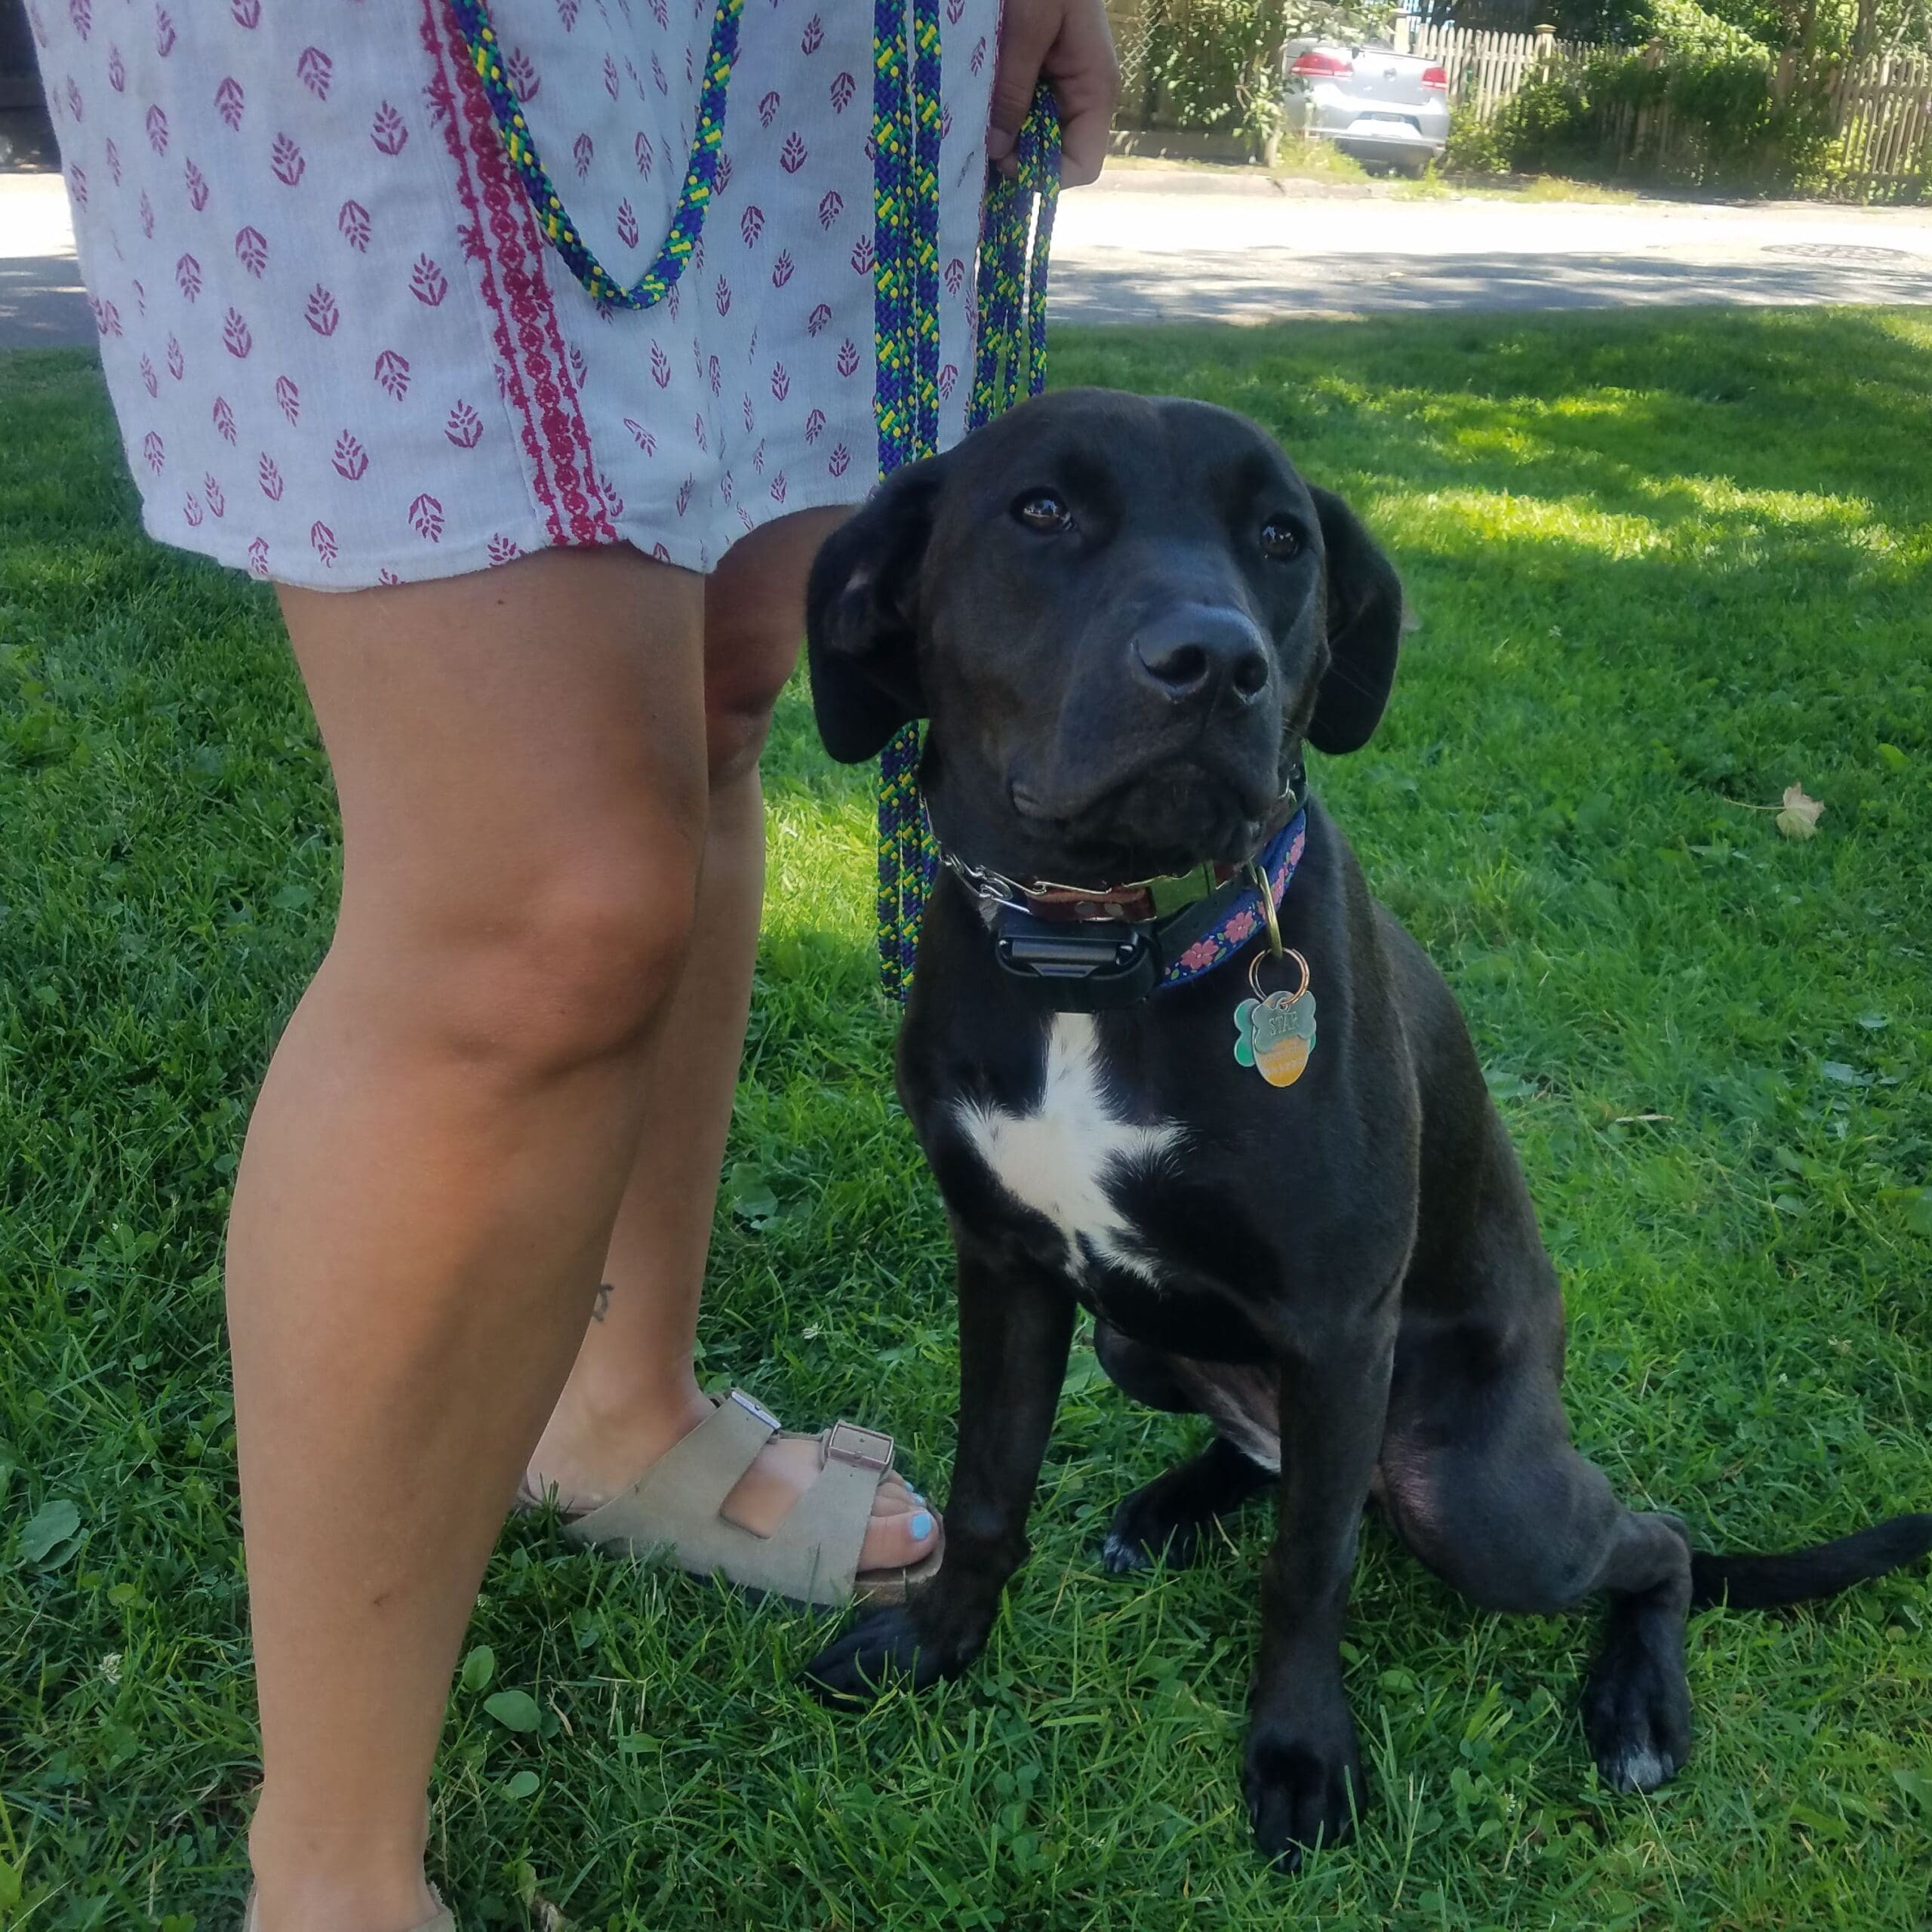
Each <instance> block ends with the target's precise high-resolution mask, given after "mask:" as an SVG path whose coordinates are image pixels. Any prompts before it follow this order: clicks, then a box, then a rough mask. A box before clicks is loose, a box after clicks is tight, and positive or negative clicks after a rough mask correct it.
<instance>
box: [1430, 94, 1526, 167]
mask: <svg viewBox="0 0 1932 1932" xmlns="http://www.w3.org/2000/svg"><path fill="white" fill-rule="evenodd" d="M1442 165H1443V168H1444V170H1445V171H1447V172H1448V173H1449V174H1508V173H1509V168H1510V160H1509V143H1508V142H1507V141H1506V140H1504V138H1503V131H1502V129H1501V128H1500V127H1498V125H1497V123H1496V122H1494V120H1488V121H1485V120H1484V118H1482V116H1481V115H1479V114H1478V113H1477V112H1476V111H1475V109H1474V108H1472V107H1464V106H1460V105H1459V106H1454V107H1452V108H1451V109H1450V110H1449V144H1448V146H1447V147H1446V148H1445V149H1444V150H1443V155H1442Z"/></svg>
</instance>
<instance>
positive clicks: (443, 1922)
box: [242, 1885, 456, 1932]
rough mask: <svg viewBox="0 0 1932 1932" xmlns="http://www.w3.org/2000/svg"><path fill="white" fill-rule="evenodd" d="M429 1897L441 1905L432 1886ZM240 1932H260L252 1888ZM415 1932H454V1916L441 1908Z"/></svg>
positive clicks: (445, 1908)
mask: <svg viewBox="0 0 1932 1932" xmlns="http://www.w3.org/2000/svg"><path fill="white" fill-rule="evenodd" d="M429 1896H430V1897H432V1899H434V1900H435V1901H436V1903H438V1905H439V1906H442V1905H443V1900H442V1894H441V1893H440V1892H438V1890H436V1888H435V1886H434V1885H432V1886H431V1887H429ZM242 1932H260V1921H259V1920H258V1919H257V1918H256V1916H255V1894H254V1888H253V1887H251V1888H250V1890H249V1893H248V1903H247V1904H246V1905H245V1906H243V1907H242ZM415 1932H456V1917H455V1915H454V1913H453V1912H451V1910H450V1909H449V1907H448V1906H443V1909H442V1910H441V1911H440V1912H438V1913H437V1915H435V1918H426V1919H425V1920H424V1921H423V1923H422V1924H420V1925H419V1926H417V1927H416V1928H415Z"/></svg>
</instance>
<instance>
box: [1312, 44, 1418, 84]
mask: <svg viewBox="0 0 1932 1932" xmlns="http://www.w3.org/2000/svg"><path fill="white" fill-rule="evenodd" d="M1288 72H1290V73H1291V74H1299V75H1301V77H1302V78H1303V79H1304V80H1321V79H1325V78H1327V77H1328V76H1329V75H1334V74H1352V73H1353V72H1355V66H1354V63H1352V61H1348V60H1343V58H1342V57H1341V56H1340V54H1319V53H1317V52H1315V50H1314V49H1312V48H1310V49H1309V51H1308V52H1307V53H1306V54H1303V55H1302V57H1300V60H1297V61H1296V63H1295V64H1294V66H1292V67H1291V68H1290V69H1288ZM1444 85H1445V86H1446V85H1447V82H1446V81H1445V82H1444Z"/></svg>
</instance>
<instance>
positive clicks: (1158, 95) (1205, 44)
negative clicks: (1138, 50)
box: [1127, 0, 1395, 146]
mask: <svg viewBox="0 0 1932 1932" xmlns="http://www.w3.org/2000/svg"><path fill="white" fill-rule="evenodd" d="M1149 8H1150V11H1152V12H1153V13H1154V14H1155V19H1154V20H1153V22H1152V26H1151V29H1150V31H1149V37H1148V43H1147V59H1146V66H1145V68H1144V69H1143V81H1144V87H1145V98H1144V99H1143V100H1138V101H1129V102H1128V103H1127V107H1128V112H1147V111H1152V112H1153V113H1155V115H1157V116H1158V119H1159V120H1160V121H1161V122H1164V123H1166V124H1168V125H1172V126H1174V127H1177V128H1201V129H1204V130H1206V131H1209V132H1211V133H1217V134H1235V135H1244V136H1246V137H1247V138H1248V139H1249V140H1252V141H1254V143H1256V144H1257V146H1265V145H1266V143H1268V142H1269V140H1271V139H1272V138H1273V137H1275V135H1276V134H1278V133H1279V131H1280V129H1281V66H1280V62H1281V48H1282V45H1283V43H1284V42H1287V41H1289V40H1291V39H1293V38H1294V37H1295V36H1296V35H1298V34H1303V33H1321V34H1334V35H1339V36H1342V37H1344V38H1352V37H1355V36H1361V37H1364V38H1367V37H1380V36H1381V35H1386V32H1387V29H1388V27H1389V23H1390V22H1391V21H1392V20H1393V19H1394V17H1395V0H1361V4H1351V5H1335V4H1332V3H1331V0H1149Z"/></svg>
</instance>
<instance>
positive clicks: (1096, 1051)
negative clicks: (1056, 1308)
mask: <svg viewBox="0 0 1932 1932" xmlns="http://www.w3.org/2000/svg"><path fill="white" fill-rule="evenodd" d="M956 1115H957V1118H958V1121H959V1124H960V1126H961V1128H963V1129H964V1132H965V1134H966V1137H967V1138H968V1140H970V1141H971V1143H972V1144H973V1146H974V1148H975V1149H977V1151H978V1153H979V1155H980V1158H981V1159H982V1160H983V1161H985V1162H986V1165H987V1166H988V1168H990V1169H991V1170H992V1174H993V1177H994V1179H995V1180H997V1181H998V1183H999V1184H1000V1185H1001V1186H1002V1187H1003V1188H1004V1189H1006V1191H1007V1192H1008V1194H1010V1195H1012V1196H1013V1198H1014V1200H1016V1201H1018V1202H1019V1203H1020V1205H1021V1206H1022V1207H1030V1208H1031V1209H1032V1211H1034V1212H1035V1214H1040V1215H1043V1216H1044V1217H1045V1218H1046V1219H1047V1220H1049V1221H1051V1223H1053V1225H1054V1226H1055V1227H1056V1228H1057V1229H1059V1230H1060V1233H1061V1234H1062V1235H1063V1236H1064V1237H1065V1238H1066V1245H1067V1260H1066V1265H1067V1266H1068V1267H1069V1269H1070V1270H1071V1271H1072V1273H1073V1274H1074V1275H1075V1276H1076V1277H1078V1276H1080V1275H1084V1273H1085V1272H1087V1270H1088V1269H1089V1268H1090V1267H1091V1266H1094V1264H1095V1263H1100V1264H1102V1265H1104V1266H1109V1267H1113V1268H1119V1269H1125V1270H1127V1271H1128V1272H1131V1273H1133V1274H1136V1275H1139V1276H1140V1277H1141V1278H1142V1279H1143V1280H1144V1281H1149V1282H1152V1284H1154V1285H1155V1286H1156V1287H1158V1285H1159V1284H1160V1275H1159V1272H1158V1269H1157V1268H1156V1266H1155V1263H1154V1262H1153V1260H1152V1257H1150V1256H1149V1254H1147V1252H1146V1248H1145V1247H1144V1245H1143V1244H1142V1242H1141V1241H1140V1238H1139V1237H1138V1236H1137V1234H1136V1232H1135V1230H1134V1228H1133V1227H1132V1226H1131V1224H1130V1223H1128V1220H1127V1219H1126V1217H1124V1215H1122V1214H1121V1211H1120V1210H1119V1209H1118V1207H1116V1206H1115V1204H1114V1196H1113V1193H1112V1192H1111V1191H1110V1190H1113V1189H1118V1187H1119V1186H1120V1185H1121V1183H1122V1182H1123V1181H1124V1180H1128V1179H1129V1178H1130V1177H1131V1176H1132V1175H1133V1174H1134V1172H1135V1171H1136V1170H1137V1169H1138V1170H1141V1171H1145V1170H1146V1169H1147V1168H1152V1167H1155V1166H1157V1165H1158V1164H1159V1163H1160V1162H1161V1161H1164V1160H1165V1159H1166V1158H1168V1156H1169V1155H1171V1154H1172V1153H1173V1152H1174V1150H1175V1149H1176V1148H1177V1146H1179V1145H1180V1140H1181V1137H1182V1133H1183V1130H1182V1129H1181V1128H1180V1127H1179V1126H1177V1125H1174V1124H1161V1125H1156V1126H1152V1127H1148V1126H1137V1125H1135V1124H1134V1123H1132V1122H1131V1121H1126V1120H1124V1119H1122V1118H1121V1115H1119V1113H1118V1112H1116V1111H1115V1109H1114V1107H1113V1106H1112V1105H1111V1104H1110V1103H1109V1097H1108V1094H1107V1091H1106V1080H1105V1078H1104V1075H1103V1069H1102V1067H1101V1064H1100V1037H1099V1031H1098V1029H1097V1027H1096V1026H1094V1017H1093V1015H1092V1014H1088V1013H1060V1014H1055V1015H1054V1021H1053V1026H1052V1029H1051V1031H1050V1032H1048V1035H1047V1071H1046V1078H1045V1080H1044V1082H1043V1083H1042V1085H1041V1093H1040V1103H1039V1105H1038V1107H1037V1108H1035V1109H1034V1111H1033V1112H1031V1113H1025V1114H1017V1113H1009V1112H1008V1111H1007V1110H1006V1109H1004V1108H1003V1107H989V1106H981V1105H980V1104H979V1103H977V1101H973V1100H961V1101H960V1102H959V1103H958V1105H957V1109H956Z"/></svg>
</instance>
